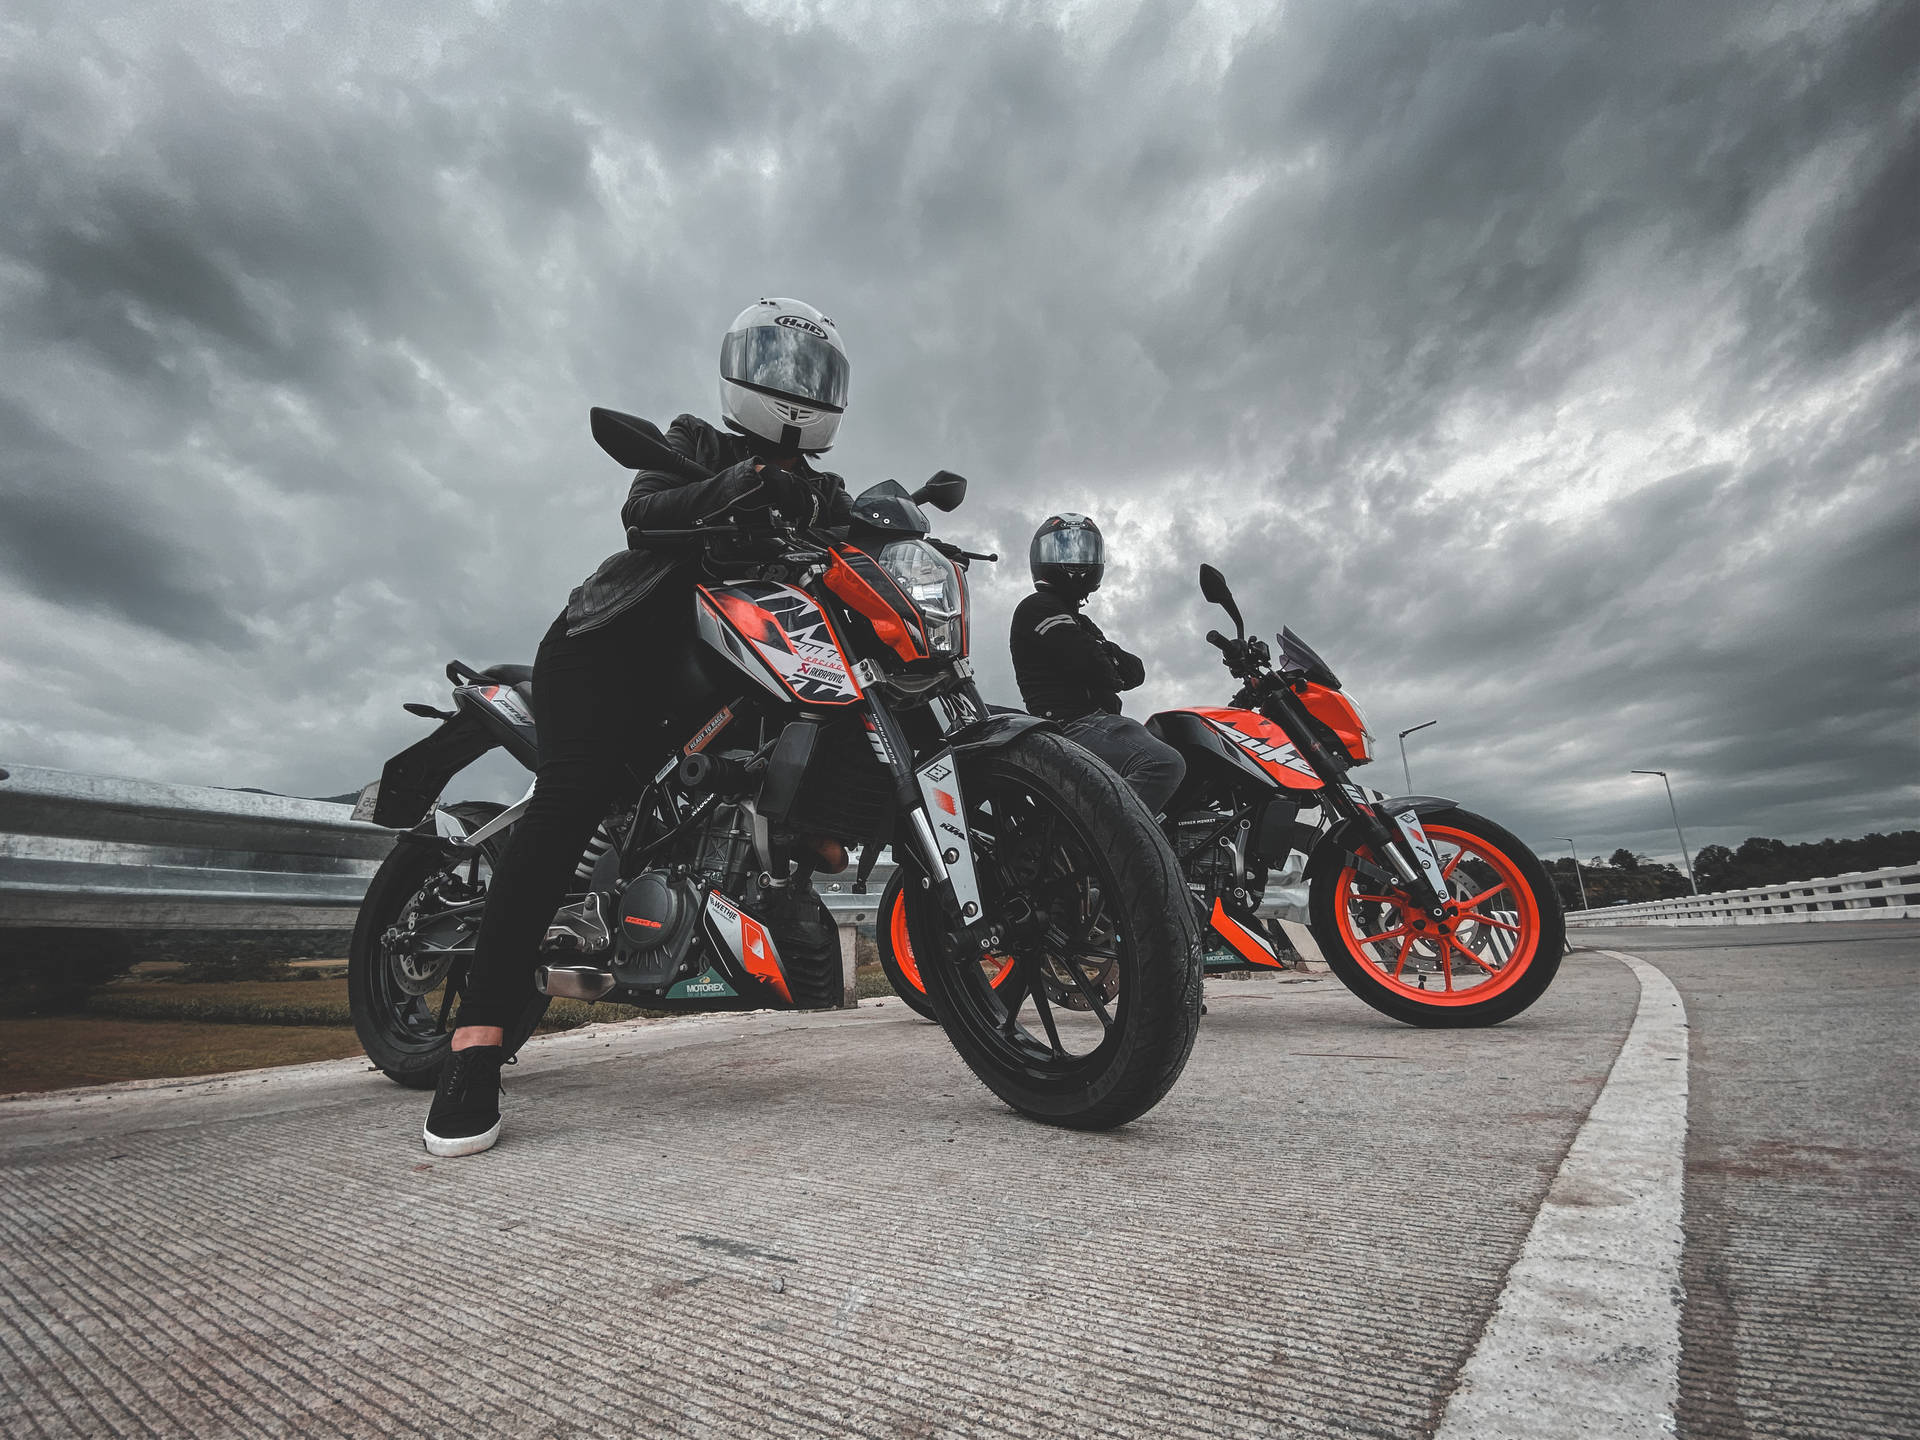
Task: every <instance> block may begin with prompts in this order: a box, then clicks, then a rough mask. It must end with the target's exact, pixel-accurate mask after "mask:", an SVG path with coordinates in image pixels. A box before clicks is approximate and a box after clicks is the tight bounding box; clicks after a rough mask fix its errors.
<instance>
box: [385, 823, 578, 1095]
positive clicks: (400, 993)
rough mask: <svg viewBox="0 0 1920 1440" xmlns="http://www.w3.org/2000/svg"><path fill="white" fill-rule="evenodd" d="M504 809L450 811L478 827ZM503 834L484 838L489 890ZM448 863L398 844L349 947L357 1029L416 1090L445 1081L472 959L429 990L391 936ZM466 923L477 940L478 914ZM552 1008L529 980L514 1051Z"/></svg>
mask: <svg viewBox="0 0 1920 1440" xmlns="http://www.w3.org/2000/svg"><path fill="white" fill-rule="evenodd" d="M503 808H504V807H502V806H499V805H492V804H487V803H484V802H482V801H477V800H476V801H464V802H462V803H461V804H458V805H449V806H448V807H447V810H448V811H449V813H451V814H452V815H454V816H456V817H457V818H458V819H459V820H460V821H461V822H462V823H464V824H466V825H468V826H470V827H478V826H480V825H483V824H485V823H486V822H487V821H489V820H491V819H493V817H494V816H496V815H498V814H499V813H500V811H501V810H502V809H503ZM503 840H504V837H497V838H496V839H493V840H488V841H484V842H483V843H482V845H481V856H480V862H479V864H478V865H477V866H474V867H473V868H474V869H476V870H478V871H479V872H480V877H479V878H480V884H481V888H482V889H484V886H485V882H486V879H487V878H490V876H491V873H492V869H493V866H494V865H495V864H497V863H498V861H499V858H500V851H501V850H502V849H503V848H504V845H503V844H502V841H503ZM446 869H447V865H446V861H445V859H444V857H443V856H441V855H440V854H438V853H437V852H435V851H434V850H432V849H430V848H429V847H426V846H419V845H400V846H396V847H395V849H394V850H393V852H392V853H391V854H389V855H388V856H387V858H386V860H385V861H383V862H382V863H381V866H380V869H379V870H378V871H377V872H375V874H374V877H373V881H372V883H371V884H369V885H368V886H367V894H366V898H365V899H364V900H362V901H361V902H360V914H359V917H358V918H357V919H356V920H355V921H354V926H353V940H352V943H351V945H350V947H349V949H348V952H347V998H348V1003H349V1006H350V1008H351V1010H352V1012H353V1028H354V1031H355V1033H357V1034H358V1035H359V1037H360V1044H361V1045H362V1046H363V1047H364V1048H365V1050H366V1052H367V1058H368V1059H369V1060H371V1061H372V1062H373V1063H374V1064H375V1065H376V1066H378V1067H379V1069H380V1072H381V1073H382V1074H384V1075H385V1076H386V1077H387V1078H388V1079H389V1080H391V1081H393V1082H394V1083H395V1084H396V1085H404V1086H406V1087H407V1088H408V1089H409V1090H431V1089H433V1087H434V1086H435V1085H436V1084H438V1083H439V1079H440V1066H441V1062H442V1061H443V1060H445V1058H446V1055H447V1049H448V1047H449V1046H450V1045H451V1044H452V1041H453V1031H452V1028H451V1027H452V1020H453V1015H452V1011H453V1009H454V1001H455V999H457V992H458V991H459V990H460V988H461V987H462V986H463V985H464V983H465V981H466V974H467V967H468V966H469V965H470V964H471V963H472V962H471V958H470V957H467V956H459V957H456V958H454V959H452V960H450V961H447V962H446V969H445V971H444V973H443V974H442V975H441V976H440V978H439V980H438V982H437V983H433V984H431V985H429V986H428V988H426V989H424V990H423V989H422V988H421V986H422V985H423V984H426V983H427V982H426V980H425V978H424V977H423V975H422V973H420V972H419V970H418V962H417V960H416V961H415V962H414V965H415V971H414V973H409V971H408V957H407V956H405V955H403V954H402V953H400V952H398V951H396V950H395V948H394V947H392V946H389V945H387V944H386V943H385V937H386V933H387V931H388V930H389V929H391V928H392V927H393V926H394V925H396V924H398V923H399V922H400V921H401V920H402V918H403V917H404V916H405V914H406V911H407V907H408V906H409V905H410V904H413V903H415V902H416V900H417V897H418V896H419V895H420V892H421V890H422V889H423V888H424V887H425V886H426V885H427V883H428V882H429V881H431V880H433V879H434V877H435V876H437V875H440V874H442V873H443V872H444V871H445V870H446ZM463 873H464V872H463ZM459 928H460V929H461V930H463V931H464V932H465V933H464V934H463V935H459V936H457V937H455V938H460V939H462V940H463V941H464V943H465V944H468V945H471V944H472V943H473V937H474V936H476V935H477V934H478V933H479V930H480V921H479V914H478V913H476V914H474V916H473V919H472V923H471V925H462V926H460V927H459ZM449 986H450V987H452V988H453V989H454V990H455V992H456V996H455V997H453V998H450V997H449V996H448V995H447V987H449ZM546 1013H547V997H546V996H545V995H542V994H540V993H539V992H538V991H536V990H534V989H533V988H532V987H531V986H529V987H528V994H527V1005H526V1008H525V1009H524V1010H522V1011H521V1012H520V1016H519V1019H518V1020H517V1021H516V1022H515V1023H514V1024H513V1025H512V1026H510V1027H508V1029H507V1037H506V1050H507V1053H508V1054H509V1055H512V1054H514V1053H516V1052H517V1051H518V1050H519V1049H520V1047H521V1046H522V1045H524V1044H526V1042H527V1037H528V1036H529V1035H531V1034H532V1033H533V1030H534V1027H535V1026H536V1025H538V1024H539V1023H540V1018H541V1017H542V1016H543V1015H545V1014H546Z"/></svg>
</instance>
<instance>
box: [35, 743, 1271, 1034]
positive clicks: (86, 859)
mask: <svg viewBox="0 0 1920 1440" xmlns="http://www.w3.org/2000/svg"><path fill="white" fill-rule="evenodd" d="M394 839H395V834H394V832H393V831H391V830H388V829H386V828H384V827H383V826H379V825H373V824H369V823H367V822H366V821H362V820H355V819H354V818H353V807H352V806H351V805H343V804H334V803H332V802H330V801H325V800H301V799H295V798H292V797H289V796H284V795H265V794H260V793H257V792H254V791H249V790H222V789H218V788H216V787H213V786H206V785H169V784H163V783H160V782H157V781H151V780H125V779H118V778H114V777H109V776H101V775H83V774H79V773H76V772H74V771H70V770H50V769H44V768H41V767H38V766H32V765H15V766H10V767H0V926H15V927H19V926H46V927H65V928H70V929H99V930H127V929H191V930H348V929H351V928H352V927H353V922H354V917H355V915H356V914H357V913H358V911H359V908H360V901H361V898H362V897H363V896H364V895H365V894H366V889H367V885H368V882H370V881H371V880H372V878H373V875H374V872H375V871H376V870H378V869H379V867H380V862H381V861H382V860H384V859H385V858H386V855H387V852H388V851H389V850H390V849H392V848H393V843H394ZM892 873H893V866H892V864H891V863H886V862H883V863H881V864H879V865H876V866H875V867H874V872H873V875H872V876H871V877H870V879H869V880H868V882H867V892H866V893H865V894H856V893H855V892H854V890H853V875H852V873H851V872H848V873H846V874H844V875H841V876H838V877H835V876H820V877H818V878H817V879H816V880H815V886H816V889H817V890H818V891H819V894H820V898H821V899H822V900H823V901H825V903H826V906H827V910H828V912H829V913H830V914H832V916H833V918H834V923H835V924H836V925H837V926H838V927H839V930H840V950H841V959H842V966H843V971H844V981H845V1003H847V1004H852V1003H853V989H854V976H853V968H854V949H855V944H856V937H857V935H858V933H859V932H860V931H861V930H868V931H869V932H870V931H871V929H872V927H873V925H874V922H875V919H876V918H877V914H878V909H879V904H880V897H881V893H882V891H884V890H885V888H886V885H887V881H888V879H889V878H890V877H891V875H892ZM1298 879H1299V875H1298V861H1297V858H1296V862H1295V864H1294V866H1293V868H1290V869H1288V870H1286V871H1284V872H1282V873H1280V874H1277V875H1275V876H1274V878H1273V883H1272V884H1271V885H1269V887H1268V890H1267V894H1266V897H1265V903H1264V904H1263V905H1262V906H1261V913H1262V914H1265V915H1273V916H1277V917H1279V918H1281V919H1284V920H1291V921H1294V922H1302V923H1303V922H1304V921H1305V919H1306V890H1305V887H1303V886H1301V885H1299V884H1298V883H1297V881H1298Z"/></svg>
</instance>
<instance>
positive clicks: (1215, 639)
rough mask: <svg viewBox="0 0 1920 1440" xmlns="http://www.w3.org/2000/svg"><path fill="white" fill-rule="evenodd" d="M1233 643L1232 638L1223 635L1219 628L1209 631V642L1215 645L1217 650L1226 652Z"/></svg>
mask: <svg viewBox="0 0 1920 1440" xmlns="http://www.w3.org/2000/svg"><path fill="white" fill-rule="evenodd" d="M1232 643H1233V642H1232V641H1231V640H1229V639H1227V637H1226V636H1224V635H1222V634H1221V633H1220V632H1219V631H1218V630H1209V631H1207V644H1209V645H1211V646H1213V647H1214V649H1216V650H1219V651H1222V652H1224V651H1225V650H1226V648H1227V647H1228V646H1229V645H1231V644H1232Z"/></svg>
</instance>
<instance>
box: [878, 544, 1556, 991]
mask: <svg viewBox="0 0 1920 1440" xmlns="http://www.w3.org/2000/svg"><path fill="white" fill-rule="evenodd" d="M1200 588H1201V592H1202V594H1204V595H1205V597H1206V598H1207V599H1208V600H1209V601H1211V602H1213V603H1214V604H1217V605H1219V606H1221V607H1222V608H1223V609H1225V610H1226V612H1227V614H1228V615H1229V616H1230V617H1231V618H1232V620H1233V623H1234V627H1235V632H1236V633H1235V638H1234V639H1232V640H1229V639H1227V638H1226V637H1225V636H1223V635H1221V634H1220V633H1219V632H1218V631H1210V632H1208V634H1207V637H1206V638H1207V642H1208V643H1209V644H1211V645H1213V646H1214V647H1215V648H1217V649H1218V650H1219V651H1220V652H1221V658H1222V661H1223V662H1224V663H1225V665H1226V667H1227V669H1228V671H1229V672H1230V673H1231V674H1232V675H1233V677H1234V678H1235V679H1236V680H1238V681H1240V682H1241V684H1240V689H1239V692H1238V693H1237V694H1235V695H1234V696H1233V698H1232V700H1231V701H1230V702H1229V704H1228V706H1227V707H1225V708H1213V707H1204V706H1196V707H1191V708H1183V709H1177V710H1167V711H1162V712H1161V713H1159V714H1157V715H1155V716H1153V717H1152V718H1151V719H1149V720H1148V721H1147V729H1148V730H1149V731H1151V732H1152V733H1153V734H1154V735H1155V736H1157V737H1158V738H1159V739H1161V740H1163V741H1165V742H1166V743H1167V744H1169V745H1172V746H1173V747H1174V748H1175V749H1177V750H1179V751H1180V753H1181V755H1182V756H1183V757H1184V758H1185V760H1186V762H1187V773H1186V778H1185V779H1184V780H1183V781H1182V782H1181V786H1180V789H1179V790H1178V791H1177V792H1176V793H1175V794H1174V796H1173V798H1172V800H1171V801H1170V802H1169V804H1168V807H1167V813H1166V819H1165V821H1164V825H1165V829H1166V833H1167V837H1168V840H1169V841H1170V843H1171V844H1172V845H1173V847H1174V849H1175V852H1176V853H1177V855H1178V857H1179V861H1180V865H1181V869H1182V871H1183V873H1184V875H1185V878H1186V882H1187V889H1188V892H1189V894H1190V895H1191V897H1192V902H1193V905H1194V907H1195V909H1196V911H1197V913H1198V914H1199V915H1200V916H1201V917H1203V920H1204V923H1205V925H1206V927H1207V929H1208V931H1209V935H1208V939H1209V942H1210V946H1209V950H1210V953H1209V957H1208V960H1207V969H1209V970H1247V969H1262V968H1269V969H1277V968H1280V967H1281V966H1282V965H1283V964H1284V963H1285V960H1284V956H1285V955H1286V953H1287V952H1288V951H1289V949H1290V947H1289V945H1288V944H1287V941H1286V938H1285V935H1284V934H1283V933H1282V932H1280V931H1279V929H1278V927H1277V926H1274V927H1271V928H1270V927H1269V925H1268V923H1267V922H1266V921H1264V920H1262V919H1261V918H1260V916H1259V915H1258V913H1257V907H1258V906H1259V904H1260V902H1261V898H1262V896H1263V895H1264V893H1265V891H1266V888H1267V882H1268V879H1269V877H1270V876H1271V875H1273V874H1275V873H1277V872H1279V871H1281V870H1283V869H1284V868H1286V867H1287V864H1288V861H1289V859H1290V857H1293V856H1296V855H1298V856H1301V857H1303V858H1304V862H1305V864H1304V871H1303V874H1302V878H1303V879H1304V880H1305V882H1306V885H1307V918H1308V928H1309V931H1310V933H1311V934H1312V936H1313V941H1314V944H1315V945H1316V946H1317V947H1318V949H1319V951H1320V953H1321V955H1322V956H1323V957H1324V958H1325V959H1326V962H1327V965H1328V968H1330V969H1331V970H1332V971H1333V973H1334V974H1335V975H1337V976H1338V977H1339V978H1340V980H1341V981H1342V982H1343V983H1344V984H1345V985H1346V986H1347V988H1348V989H1349V990H1351V991H1353V993H1354V994H1355V995H1357V996H1359V997H1360V998H1361V999H1362V1000H1364V1001H1366V1003H1367V1004H1369V1005H1371V1006H1373V1008H1374V1009H1376V1010H1379V1011H1380V1012H1381V1013H1383V1014H1386V1015H1390V1016H1392V1017H1393V1018H1394V1019H1396V1020H1401V1021H1405V1022H1406V1023H1408V1024H1411V1025H1419V1026H1429V1027H1470V1026H1483V1025H1495V1024H1498V1023H1500V1022H1501V1021H1503V1020H1509V1019H1511V1018H1512V1017H1513V1016H1515V1015H1518V1014H1519V1013H1520V1012H1521V1011H1523V1010H1525V1009H1526V1008H1527V1007H1528V1006H1530V1005H1532V1004H1533V1003H1534V1001H1536V1000H1538V999H1539V998H1540V996H1541V995H1543V994H1544V993H1545V992H1546V989H1547V987H1548V986H1549V985H1551V984H1552V983H1553V977H1554V975H1555V974H1556V973H1557V972H1558V970H1559V968H1560V959H1561V953H1562V951H1563V950H1564V948H1565V927H1564V922H1563V919H1562V916H1561V910H1560V903H1559V898H1558V896H1557V894H1556V892H1555V890H1554V888H1553V885H1552V883H1551V882H1550V881H1549V879H1548V877H1547V873H1546V870H1545V867H1543V866H1542V865H1541V863H1540V861H1539V860H1538V858H1537V857H1535V856H1534V854H1533V853H1532V852H1531V851H1530V850H1528V848H1527V847H1526V846H1525V845H1524V844H1523V843H1522V842H1521V841H1520V840H1519V839H1518V838H1517V837H1516V836H1515V835H1513V834H1512V833H1511V832H1510V831H1508V830H1505V829H1503V828H1502V827H1501V826H1499V825H1496V824H1495V823H1494V822H1493V821H1491V820H1489V819H1487V818H1485V817H1484V816H1481V815H1476V814H1474V813H1473V812H1471V811H1468V810H1464V809H1461V808H1460V807H1459V805H1458V804H1457V803H1456V802H1454V801H1452V800H1449V799H1445V798H1442V797H1440V796H1435V795H1400V796H1386V795H1383V794H1381V793H1380V792H1379V791H1375V790H1368V789H1365V788H1364V787H1362V786H1359V785H1356V784H1354V783H1353V782H1352V781H1351V780H1350V779H1348V775H1349V772H1350V771H1351V770H1353V769H1354V768H1355V767H1357V766H1361V765H1365V764H1367V763H1368V762H1369V761H1370V760H1371V759H1372V758H1373V753H1372V752H1373V736H1372V734H1371V732H1370V731H1369V730H1368V729H1367V724H1366V720H1365V718H1364V717H1363V716H1362V715H1361V713H1360V709H1359V707H1358V706H1357V705H1356V704H1355V703H1354V702H1353V701H1352V699H1351V698H1349V697H1348V696H1347V695H1346V694H1345V693H1344V692H1343V691H1342V689H1341V685H1340V681H1339V679H1338V678H1337V677H1336V676H1335V675H1334V673H1333V671H1332V670H1331V669H1330V668H1329V667H1328V665H1327V663H1326V661H1324V660H1323V659H1321V658H1320V656H1319V655H1318V654H1316V653H1315V652H1314V650H1313V649H1312V647H1311V646H1309V645H1308V644H1307V643H1306V642H1305V641H1303V640H1302V639H1300V637H1299V636H1297V635H1295V634H1294V633H1293V631H1291V630H1289V629H1282V630H1281V631H1280V633H1279V635H1278V636H1276V637H1275V638H1276V641H1277V643H1278V646H1279V655H1280V659H1279V663H1278V664H1277V665H1275V664H1274V663H1273V652H1272V651H1271V650H1269V648H1268V646H1267V644H1266V642H1265V641H1264V640H1260V639H1257V638H1255V639H1249V638H1248V637H1247V632H1246V624H1245V621H1244V620H1243V619H1242V618H1241V615H1240V609H1239V606H1238V605H1237V604H1236V603H1235V601H1234V598H1233V594H1232V591H1231V590H1229V588H1228V586H1227V582H1226V579H1225V577H1224V576H1222V575H1221V574H1220V572H1219V571H1218V570H1216V569H1214V568H1213V567H1212V566H1211V565H1202V566H1201V567H1200ZM1303 816H1305V817H1306V818H1303ZM894 905H895V902H894V899H893V896H892V894H891V893H889V894H887V895H883V896H882V898H881V902H880V906H879V909H878V912H877V913H878V915H879V917H880V923H879V925H878V930H879V937H878V938H879V944H880V951H881V960H882V964H883V965H884V966H885V967H886V968H887V970H888V976H889V978H890V979H893V982H894V987H895V990H896V991H897V992H898V993H900V995H901V997H902V998H903V999H904V1000H906V1002H907V1003H908V1004H909V1005H910V1006H913V1007H914V1008H915V1009H917V1010H919V1011H920V1012H921V1013H923V1014H924V1013H927V1012H926V1009H925V1006H924V1000H923V997H922V995H921V994H920V993H919V988H918V980H917V976H918V972H917V970H916V968H915V966H914V953H913V952H912V951H911V948H910V942H911V936H910V935H909V934H908V933H907V931H906V930H905V928H904V927H902V926H900V925H899V924H897V923H896V921H895V918H894ZM895 977H897V978H895Z"/></svg>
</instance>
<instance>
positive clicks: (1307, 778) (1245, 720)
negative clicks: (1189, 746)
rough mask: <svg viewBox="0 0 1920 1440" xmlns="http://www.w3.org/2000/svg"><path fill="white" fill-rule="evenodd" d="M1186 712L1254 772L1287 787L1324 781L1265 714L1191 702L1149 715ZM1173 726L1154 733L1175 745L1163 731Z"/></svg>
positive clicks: (1320, 784)
mask: <svg viewBox="0 0 1920 1440" xmlns="http://www.w3.org/2000/svg"><path fill="white" fill-rule="evenodd" d="M1186 715H1192V716H1197V717H1198V718H1199V719H1200V720H1201V721H1202V722H1203V723H1204V724H1205V726H1206V728H1207V730H1208V731H1209V732H1211V733H1212V734H1214V735H1217V736H1218V737H1220V739H1222V740H1224V741H1225V742H1226V743H1227V746H1228V748H1229V749H1230V751H1231V753H1232V754H1233V756H1234V758H1235V759H1237V760H1240V761H1241V763H1242V764H1243V765H1250V766H1251V768H1252V769H1253V771H1254V773H1255V774H1257V775H1260V776H1262V777H1264V778H1265V779H1268V780H1271V781H1273V782H1274V783H1275V784H1277V785H1280V786H1282V787H1284V788H1285V789H1288V790H1318V789H1321V788H1322V787H1323V786H1324V784H1325V782H1324V781H1323V780H1321V778H1320V777H1319V776H1318V775H1317V774H1315V773H1314V770H1313V767H1312V766H1311V765H1309V764H1308V763H1307V762H1306V760H1305V758H1304V757H1303V756H1302V755H1301V754H1300V752H1299V751H1298V750H1296V749H1295V748H1294V745H1293V742H1292V741H1291V740H1289V739H1287V734H1286V731H1284V730H1282V729H1281V728H1280V727H1279V726H1278V725H1276V724H1274V723H1273V722H1272V721H1271V720H1269V719H1267V717H1266V716H1264V715H1261V714H1259V713H1258V712H1256V711H1253V710H1227V709H1218V708H1214V707H1211V706H1200V705H1193V706H1185V707H1182V708H1181V709H1179V710H1169V711H1163V712H1162V713H1161V714H1160V715H1156V716H1154V717H1153V718H1154V720H1156V721H1159V720H1162V719H1163V718H1170V717H1177V716H1186ZM1151 723H1152V722H1149V724H1150V725H1151ZM1176 729H1177V723H1176V724H1163V725H1162V726H1161V730H1160V732H1158V733H1160V734H1161V738H1162V739H1167V740H1168V741H1169V743H1171V744H1173V745H1174V746H1175V747H1176V748H1178V745H1179V741H1178V740H1175V739H1172V738H1171V737H1170V736H1169V734H1168V733H1166V732H1169V731H1174V730H1176Z"/></svg>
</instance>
